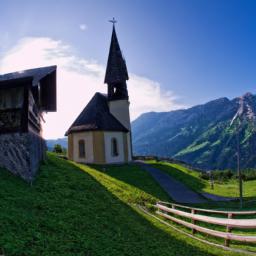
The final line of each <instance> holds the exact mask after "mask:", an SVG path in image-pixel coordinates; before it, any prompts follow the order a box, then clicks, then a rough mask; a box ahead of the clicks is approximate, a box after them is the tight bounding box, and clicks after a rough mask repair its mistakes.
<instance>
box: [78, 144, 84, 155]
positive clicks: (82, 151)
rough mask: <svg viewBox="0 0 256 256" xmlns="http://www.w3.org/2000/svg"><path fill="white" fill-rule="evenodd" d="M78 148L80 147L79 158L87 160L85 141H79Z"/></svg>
mask: <svg viewBox="0 0 256 256" xmlns="http://www.w3.org/2000/svg"><path fill="white" fill-rule="evenodd" d="M78 146H79V158H85V141H84V140H79V142H78Z"/></svg>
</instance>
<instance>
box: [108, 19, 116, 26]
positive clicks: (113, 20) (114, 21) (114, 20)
mask: <svg viewBox="0 0 256 256" xmlns="http://www.w3.org/2000/svg"><path fill="white" fill-rule="evenodd" d="M109 22H111V23H113V26H115V23H117V20H116V19H115V18H114V17H113V19H112V20H109Z"/></svg>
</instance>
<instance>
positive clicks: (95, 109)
mask: <svg viewBox="0 0 256 256" xmlns="http://www.w3.org/2000/svg"><path fill="white" fill-rule="evenodd" d="M82 131H122V132H128V130H127V129H126V128H125V127H124V126H123V125H122V124H121V123H120V122H119V121H118V120H117V119H116V118H115V117H114V116H113V115H112V114H111V113H110V111H109V107H108V101H107V96H106V95H104V94H101V93H99V92H97V93H95V95H94V96H93V98H92V99H91V100H90V102H89V103H88V104H87V106H86V107H85V108H84V110H83V111H82V112H81V114H80V115H79V116H78V117H77V119H76V120H75V122H74V123H73V124H72V125H71V127H70V128H69V129H68V131H67V132H66V134H65V136H68V135H69V134H70V133H73V132H82Z"/></svg>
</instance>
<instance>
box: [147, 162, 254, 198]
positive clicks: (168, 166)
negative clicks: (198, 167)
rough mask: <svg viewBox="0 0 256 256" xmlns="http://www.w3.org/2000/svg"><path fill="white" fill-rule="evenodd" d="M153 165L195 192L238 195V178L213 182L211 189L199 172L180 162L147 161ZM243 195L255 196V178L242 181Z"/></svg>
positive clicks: (229, 195) (247, 196)
mask: <svg viewBox="0 0 256 256" xmlns="http://www.w3.org/2000/svg"><path fill="white" fill-rule="evenodd" d="M148 163H150V164H152V165H153V166H154V167H156V168H159V169H161V170H163V171H165V172H166V173H167V174H169V175H170V176H172V177H174V178H175V179H177V180H179V181H181V182H183V183H184V184H185V185H187V186H188V187H190V188H191V189H193V190H194V191H197V192H200V193H201V192H207V193H211V194H216V195H220V196H227V197H239V188H238V180H236V179H231V180H230V181H228V182H215V183H214V188H213V189H212V188H211V186H210V183H209V181H207V180H204V179H202V178H200V176H199V175H200V173H199V172H197V171H194V170H190V169H188V168H186V167H184V166H182V165H180V164H174V163H167V162H156V161H148ZM243 192H244V194H243V195H244V197H246V198H252V197H256V180H252V181H244V182H243Z"/></svg>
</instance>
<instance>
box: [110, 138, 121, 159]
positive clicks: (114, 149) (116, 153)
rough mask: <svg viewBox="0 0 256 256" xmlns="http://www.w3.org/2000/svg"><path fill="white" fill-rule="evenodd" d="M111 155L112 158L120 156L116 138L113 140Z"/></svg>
mask: <svg viewBox="0 0 256 256" xmlns="http://www.w3.org/2000/svg"><path fill="white" fill-rule="evenodd" d="M111 153H112V156H118V155H119V154H118V143H117V139H116V138H112V139H111Z"/></svg>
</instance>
